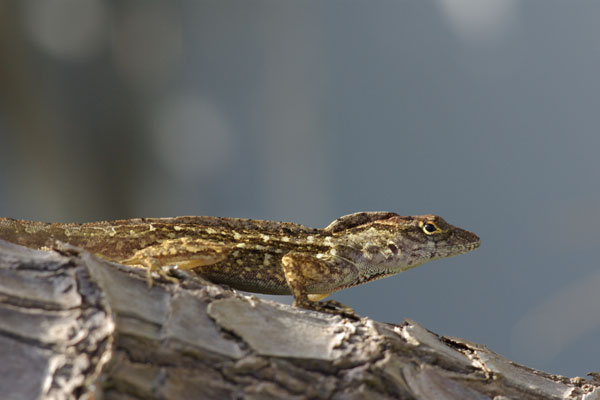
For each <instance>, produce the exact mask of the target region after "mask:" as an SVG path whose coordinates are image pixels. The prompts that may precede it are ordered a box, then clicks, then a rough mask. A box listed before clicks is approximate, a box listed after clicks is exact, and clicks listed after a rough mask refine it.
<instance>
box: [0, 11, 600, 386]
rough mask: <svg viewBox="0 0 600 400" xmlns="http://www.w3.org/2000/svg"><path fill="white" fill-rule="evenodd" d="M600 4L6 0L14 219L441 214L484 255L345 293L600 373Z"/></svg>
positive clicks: (376, 308) (528, 361)
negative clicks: (477, 241)
mask: <svg viewBox="0 0 600 400" xmlns="http://www.w3.org/2000/svg"><path fill="white" fill-rule="evenodd" d="M599 17H600V3H597V2H587V1H571V2H563V1H557V0H531V1H527V2H524V1H516V0H427V1H425V0H413V1H398V2H390V1H369V2H347V1H341V0H339V1H338V0H329V1H327V2H322V1H303V2H279V1H274V0H273V1H227V0H218V1H216V0H215V1H194V0H187V1H186V0H179V1H100V0H39V1H33V0H21V1H12V2H11V1H5V2H2V3H0V215H2V216H7V217H13V218H24V219H33V220H44V221H72V222H83V221H93V220H104V219H117V218H131V217H141V216H145V217H159V216H177V215H190V214H193V215H217V216H230V217H248V218H260V219H274V220H284V221H293V222H298V223H302V224H305V225H309V226H314V227H322V226H325V225H327V224H328V223H329V222H330V221H331V220H333V219H335V218H337V217H339V216H341V215H344V214H348V213H351V212H355V211H367V210H386V211H394V212H397V213H400V214H403V215H414V214H423V213H435V214H439V215H441V216H443V217H444V218H445V219H446V220H448V221H449V222H450V223H453V224H456V225H459V226H461V227H463V228H466V229H469V230H472V231H474V232H476V233H477V234H478V235H479V236H480V237H481V238H482V247H481V248H480V249H479V250H478V251H476V252H474V253H472V254H469V255H465V256H461V257H456V258H453V259H449V260H442V261H437V262H434V263H431V264H426V265H424V266H422V267H420V268H417V269H415V270H412V271H409V272H407V273H405V274H402V275H399V276H396V277H393V278H388V279H384V280H381V281H377V282H373V283H370V284H368V285H363V286H360V287H357V288H353V289H350V290H346V291H343V292H340V293H336V294H335V295H333V296H332V298H333V299H336V300H339V301H341V302H343V303H346V304H348V305H351V306H352V307H354V308H356V310H357V311H358V313H360V314H362V315H367V316H370V317H372V318H374V319H377V320H381V321H386V322H395V323H400V322H401V321H402V320H403V318H406V317H409V318H412V319H414V320H416V321H417V322H419V323H421V324H423V325H424V326H425V327H427V328H429V329H431V330H433V331H435V332H437V333H439V334H444V335H452V336H458V337H463V338H467V339H469V340H472V341H475V342H478V343H482V344H485V345H487V346H488V347H490V348H491V349H493V350H495V351H496V352H498V353H500V354H502V355H504V356H506V357H508V358H510V359H512V360H514V361H517V362H519V363H523V364H525V365H528V366H531V367H535V368H540V369H543V370H546V371H548V372H552V373H558V374H565V375H568V376H576V375H579V376H582V375H584V374H586V373H587V372H589V371H598V370H600V365H599V363H598V360H599V359H600V346H598V342H599V339H600V290H598V288H599V287H600V270H599V268H598V265H599V262H598V259H599V255H598V248H599V246H598V243H599V234H598V229H597V228H596V227H597V226H599V225H600V185H599V182H598V170H599V168H600V161H599V159H598V154H599V149H600V134H599V133H600V132H599V126H600V90H599V89H600V79H599V77H600V74H599V73H600V24H599V23H598V21H599ZM277 299H278V300H280V301H286V302H290V301H291V299H290V298H289V297H277Z"/></svg>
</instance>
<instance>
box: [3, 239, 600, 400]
mask: <svg viewBox="0 0 600 400" xmlns="http://www.w3.org/2000/svg"><path fill="white" fill-rule="evenodd" d="M180 274H181V276H180V279H181V282H180V284H161V283H156V284H155V286H154V287H153V288H152V289H151V290H149V289H148V288H147V286H146V281H145V271H143V270H140V269H137V268H131V267H126V266H123V265H120V264H115V263H109V262H106V261H103V260H101V259H98V258H96V257H94V256H92V255H90V254H89V253H87V252H85V251H82V250H80V249H77V248H75V247H72V246H68V245H63V244H61V245H59V246H58V248H57V249H55V250H53V251H37V250H31V249H28V248H25V247H21V246H16V245H13V244H10V243H7V242H4V241H0V352H1V354H2V358H1V359H0V360H1V361H0V393H2V398H5V399H34V398H51V399H72V398H73V399H74V398H95V399H125V398H127V399H135V398H139V399H215V398H253V399H254V398H255V399H271V398H275V399H277V398H285V399H289V398H292V399H294V398H296V399H305V398H311V399H342V398H343V399H363V398H364V399H366V398H380V399H381V398H383V399H386V398H387V399H398V398H401V399H461V400H464V399H488V398H489V399H497V400H500V399H540V400H541V399H585V400H591V399H600V383H599V382H598V381H597V380H594V379H589V380H586V379H583V378H566V377H562V376H556V375H550V374H547V373H544V372H542V371H536V370H533V369H530V368H527V367H523V366H520V365H518V364H515V363H513V362H511V361H509V360H507V359H505V358H503V357H501V356H499V355H498V354H496V353H494V352H492V351H491V350H489V349H487V348H486V347H485V346H482V345H478V344H475V343H471V342H468V341H465V340H462V339H457V338H450V337H443V336H442V337H440V336H438V335H436V334H434V333H432V332H430V331H428V330H426V329H425V328H423V327H422V326H420V325H419V324H418V323H416V322H414V321H411V320H406V321H404V322H403V323H401V324H399V325H394V324H383V323H379V322H376V321H373V320H370V319H368V318H361V319H360V320H358V319H357V320H351V319H343V318H341V317H339V316H332V315H327V314H321V313H316V312H312V311H306V310H302V309H297V308H294V307H291V306H287V305H283V304H279V303H274V302H269V301H264V300H260V299H257V298H255V297H252V296H247V295H243V294H241V293H238V292H234V291H231V290H229V289H227V288H224V287H222V286H218V285H212V284H205V282H202V281H201V280H199V279H198V278H196V277H194V276H190V275H188V274H185V273H183V272H180Z"/></svg>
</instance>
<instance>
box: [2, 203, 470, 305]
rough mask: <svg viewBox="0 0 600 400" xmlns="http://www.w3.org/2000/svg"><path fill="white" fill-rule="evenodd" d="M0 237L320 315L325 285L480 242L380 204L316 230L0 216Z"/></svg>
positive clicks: (205, 220) (222, 222)
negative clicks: (260, 296) (170, 271)
mask: <svg viewBox="0 0 600 400" xmlns="http://www.w3.org/2000/svg"><path fill="white" fill-rule="evenodd" d="M0 239H4V240H6V241H8V242H12V243H15V244H19V245H23V246H26V247H31V248H50V247H52V246H53V244H54V242H55V241H57V240H58V241H62V242H66V243H69V244H72V245H75V246H78V247H81V248H83V249H85V250H87V251H89V252H91V253H93V254H96V255H98V256H100V257H101V258H104V259H106V260H108V261H113V262H119V263H122V264H126V265H135V266H140V265H141V266H142V267H145V268H147V279H148V284H149V286H151V284H152V272H154V271H156V272H159V275H161V276H163V277H166V276H167V275H166V273H164V271H163V270H162V267H166V266H175V265H176V266H177V268H179V269H184V270H193V271H194V272H195V273H197V274H198V275H199V276H200V277H201V278H204V279H206V280H208V281H210V282H213V283H217V284H226V285H228V286H229V287H231V288H234V289H239V290H243V291H248V292H256V293H264V294H278V295H290V294H291V295H293V297H294V303H293V304H294V306H297V307H301V308H305V309H311V310H317V311H325V312H331V311H330V310H331V307H329V306H331V305H332V304H336V303H337V302H334V301H331V302H319V301H320V300H322V299H324V298H325V297H327V296H328V295H330V294H331V293H333V292H336V291H339V290H342V289H346V288H349V287H353V286H356V285H360V284H363V283H367V282H370V281H373V280H376V279H381V278H385V277H388V276H392V275H395V274H398V273H400V272H404V271H406V270H409V269H411V268H415V267H417V266H419V265H421V264H423V263H425V262H428V261H431V260H435V259H440V258H447V257H452V256H456V255H460V254H464V253H468V252H470V251H472V250H474V249H476V248H478V247H479V245H480V239H479V237H477V236H476V235H475V234H474V233H472V232H469V231H467V230H464V229H461V228H458V227H456V226H453V225H450V224H449V223H447V222H446V221H445V220H444V219H442V218H441V217H439V216H436V215H432V214H427V215H419V216H401V215H398V214H396V213H393V212H385V211H375V212H358V213H354V214H350V215H345V216H343V217H340V218H338V219H336V220H334V221H333V222H331V223H330V224H329V225H328V226H327V227H325V228H320V229H319V228H309V227H307V226H304V225H300V224H296V223H291V222H276V221H265V220H253V219H242V218H223V217H204V216H186V217H175V218H135V219H123V220H115V221H101V222H90V223H80V224H77V223H47V222H36V221H25V220H17V219H11V218H0ZM171 279H173V278H171ZM328 303H329V304H328ZM337 304H338V305H339V303H337Z"/></svg>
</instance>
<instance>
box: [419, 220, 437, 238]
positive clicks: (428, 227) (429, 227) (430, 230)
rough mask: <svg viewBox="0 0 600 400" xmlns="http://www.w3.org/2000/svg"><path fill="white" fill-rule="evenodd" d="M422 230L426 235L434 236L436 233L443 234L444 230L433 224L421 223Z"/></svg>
mask: <svg viewBox="0 0 600 400" xmlns="http://www.w3.org/2000/svg"><path fill="white" fill-rule="evenodd" d="M420 225H421V229H423V232H425V234H426V235H433V234H434V233H438V232H441V231H442V230H441V229H440V228H439V227H438V226H437V225H436V224H434V223H433V222H427V223H421V224H420Z"/></svg>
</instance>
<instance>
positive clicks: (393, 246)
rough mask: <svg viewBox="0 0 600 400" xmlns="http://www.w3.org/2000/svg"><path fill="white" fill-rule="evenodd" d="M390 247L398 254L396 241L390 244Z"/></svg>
mask: <svg viewBox="0 0 600 400" xmlns="http://www.w3.org/2000/svg"><path fill="white" fill-rule="evenodd" d="M388 247H389V249H390V250H391V251H392V253H394V255H396V254H398V247H396V245H395V244H394V243H390V244H388Z"/></svg>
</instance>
